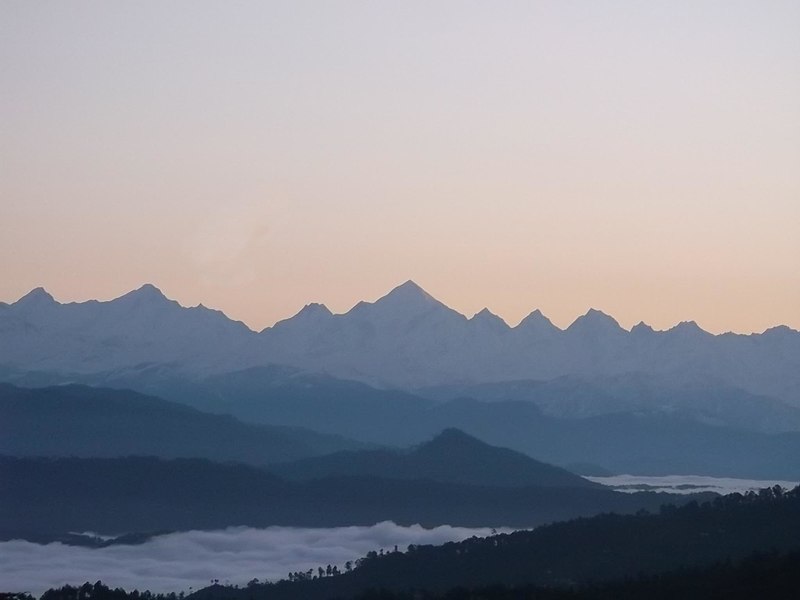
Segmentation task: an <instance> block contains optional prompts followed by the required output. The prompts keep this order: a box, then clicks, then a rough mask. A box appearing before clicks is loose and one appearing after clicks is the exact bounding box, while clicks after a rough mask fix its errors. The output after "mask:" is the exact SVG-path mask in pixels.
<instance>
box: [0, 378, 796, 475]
mask: <svg viewBox="0 0 800 600" xmlns="http://www.w3.org/2000/svg"><path fill="white" fill-rule="evenodd" d="M41 377H42V376H34V375H30V376H29V378H28V379H26V380H25V383H26V384H42V383H46V382H47V380H46V379H42V378H41ZM85 378H86V379H90V380H91V379H92V378H91V377H85ZM91 383H94V384H95V385H102V386H108V385H113V386H116V387H119V388H135V389H138V390H140V391H143V392H147V394H148V395H149V396H147V397H145V396H142V395H141V394H135V393H131V392H129V391H125V390H124V389H123V390H111V389H107V388H101V389H94V388H92V387H88V386H82V385H76V384H71V385H64V386H61V385H59V386H51V387H50V388H45V389H40V388H31V389H23V388H19V389H17V388H14V386H11V385H6V386H3V387H0V452H4V453H7V454H14V455H22V456H34V455H59V456H69V455H75V456H98V457H99V456H124V455H126V454H151V455H155V456H162V457H165V458H171V457H182V456H198V457H204V458H209V459H213V460H236V461H240V462H247V463H250V464H265V463H274V462H279V461H280V462H285V461H291V460H296V459H300V458H304V457H311V456H319V455H322V454H327V453H332V452H338V451H341V450H356V449H359V448H364V446H365V445H371V446H372V447H373V448H376V447H381V446H382V447H386V446H394V447H408V446H412V445H419V444H422V443H423V442H425V441H426V440H429V439H431V438H432V437H434V436H436V435H437V434H438V433H440V432H441V431H442V430H445V429H448V428H457V429H460V430H462V431H463V432H465V433H467V434H469V435H470V436H473V437H475V438H478V439H480V440H483V441H484V442H487V443H489V444H492V445H495V446H501V447H506V448H510V449H513V450H516V451H517V452H521V453H524V454H526V455H527V456H529V457H533V458H535V459H537V460H541V461H545V462H547V463H550V464H555V465H560V466H567V465H572V464H583V465H584V466H583V467H582V468H583V469H584V470H585V469H589V471H597V468H596V467H602V468H605V469H607V470H610V471H612V472H614V473H634V474H642V475H671V474H696V475H714V476H725V477H745V478H754V479H772V478H774V479H779V480H789V481H800V462H798V460H797V456H800V432H784V433H777V434H767V433H763V432H759V431H748V430H744V429H741V428H733V427H721V426H718V425H714V424H707V423H703V422H700V421H698V420H695V419H690V418H687V417H686V416H680V415H674V414H669V413H645V414H640V413H624V412H621V413H611V414H603V415H596V416H590V417H582V418H563V417H554V416H550V415H546V414H544V413H543V412H542V410H541V409H540V408H539V407H538V406H537V405H536V404H535V403H533V402H529V401H524V400H495V401H481V400H475V399H468V398H456V399H452V400H432V399H426V398H421V397H419V396H416V395H413V394H410V393H408V392H402V391H392V390H380V389H375V388H372V387H370V386H368V385H366V384H363V383H359V382H352V381H343V380H338V379H335V378H332V377H329V376H323V375H315V374H307V373H303V372H298V371H296V370H293V369H290V368H288V367H260V368H253V369H248V370H245V371H240V372H234V373H225V374H221V375H217V376H213V377H209V378H206V379H204V380H200V381H193V380H187V379H184V378H183V377H182V376H181V375H180V374H177V375H176V374H175V373H174V372H173V371H172V370H170V369H167V368H163V367H158V368H156V367H153V368H152V369H145V370H143V371H140V372H138V373H137V374H136V376H133V374H132V373H130V372H129V373H128V374H127V375H126V376H125V377H120V378H117V379H113V378H109V377H105V376H104V377H101V378H99V379H97V380H96V381H91ZM153 394H158V395H161V396H163V397H166V398H169V399H170V400H173V401H177V402H179V403H181V404H187V405H192V406H194V407H195V408H197V409H200V410H202V411H206V412H207V413H227V414H228V415H233V416H234V417H235V419H233V418H231V417H230V416H224V415H215V414H204V413H203V412H198V411H197V410H190V409H188V408H186V407H184V406H182V405H181V404H176V403H172V402H163V401H161V400H159V399H157V398H154V397H152V395H153ZM236 419H239V421H237V420H236ZM258 424H261V425H269V426H271V427H267V428H259V427H258V426H257V425H258ZM309 430H311V431H309ZM313 432H320V434H323V435H315V434H314V433H313ZM353 440H355V441H353ZM359 444H360V445H359ZM379 456H380V454H376V455H369V454H367V455H359V458H358V459H357V460H363V461H364V465H368V464H370V463H371V462H374V463H375V465H374V468H378V466H377V465H379V464H380V465H382V466H386V465H384V463H383V462H381V461H379V460H376V457H379ZM454 458H455V457H454ZM327 460H329V461H330V468H332V469H333V468H334V465H335V464H336V461H337V459H336V458H330V459H327ZM387 460H391V457H389V458H387ZM403 460H406V461H408V460H410V459H409V458H408V457H406V458H405V459H403ZM323 462H324V461H323ZM322 464H323V463H322V462H321V463H319V465H320V466H313V468H320V469H322V468H323V467H322V466H321V465H322ZM301 468H309V469H311V468H312V465H311V464H309V465H307V466H303V465H299V466H298V469H301ZM341 468H342V469H345V470H343V471H342V470H339V471H335V470H334V471H331V473H333V472H338V473H346V472H347V471H346V468H348V467H345V466H342V467H341ZM391 468H393V469H401V465H400V464H397V463H394V464H392V466H391ZM403 468H405V467H403ZM441 468H442V470H446V468H445V467H444V466H442V467H441ZM298 472H300V471H298ZM399 472H402V470H401V471H399Z"/></svg>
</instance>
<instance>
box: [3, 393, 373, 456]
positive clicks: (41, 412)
mask: <svg viewBox="0 0 800 600" xmlns="http://www.w3.org/2000/svg"><path fill="white" fill-rule="evenodd" d="M362 446H363V445H362V444H359V443H356V442H351V441H348V440H345V439H344V438H340V437H338V436H332V435H323V434H318V433H315V432H313V431H307V430H302V429H298V428H290V427H277V426H268V425H253V424H247V423H242V422H240V421H238V420H236V419H235V418H233V417H231V416H225V415H211V414H206V413H203V412H200V411H198V410H195V409H192V408H190V407H188V406H185V405H181V404H176V403H173V402H167V401H165V400H161V399H159V398H154V397H151V396H145V395H142V394H138V393H136V392H131V391H126V390H112V389H103V388H93V387H88V386H83V385H65V386H55V387H47V388H36V389H27V388H18V387H15V386H12V385H9V384H0V454H7V455H16V456H82V457H114V456H129V455H151V456H159V457H164V458H176V457H199V458H208V459H211V460H216V461H237V462H244V463H249V464H254V465H265V464H268V463H273V462H279V461H287V460H294V459H298V458H303V457H309V456H315V455H320V454H326V453H329V452H335V451H338V450H343V449H354V448H360V447H362Z"/></svg>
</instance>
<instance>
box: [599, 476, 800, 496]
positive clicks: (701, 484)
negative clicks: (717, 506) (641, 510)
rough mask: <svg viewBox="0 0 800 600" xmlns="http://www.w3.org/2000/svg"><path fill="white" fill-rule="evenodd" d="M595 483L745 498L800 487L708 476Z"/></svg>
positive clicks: (601, 479)
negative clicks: (768, 490) (764, 490)
mask: <svg viewBox="0 0 800 600" xmlns="http://www.w3.org/2000/svg"><path fill="white" fill-rule="evenodd" d="M586 479H589V480H591V481H594V482H596V483H602V484H603V485H607V486H609V487H612V488H614V489H615V490H617V491H618V492H629V493H634V492H641V491H653V492H668V493H670V494H696V493H698V492H715V493H717V494H733V493H734V492H738V493H740V494H744V493H746V492H750V491H753V492H755V491H758V490H760V489H762V488H766V487H773V486H775V485H779V486H781V487H782V488H784V489H787V490H791V489H793V488H794V487H795V486H797V485H798V482H796V481H780V480H776V479H769V480H764V479H737V478H733V477H707V476H705V475H665V476H652V477H651V476H647V475H613V476H611V477H587V478H586Z"/></svg>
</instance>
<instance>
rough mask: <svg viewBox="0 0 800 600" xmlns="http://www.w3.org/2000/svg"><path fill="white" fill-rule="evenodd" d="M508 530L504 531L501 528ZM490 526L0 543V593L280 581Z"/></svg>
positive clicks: (238, 530) (246, 530)
mask: <svg viewBox="0 0 800 600" xmlns="http://www.w3.org/2000/svg"><path fill="white" fill-rule="evenodd" d="M499 531H508V530H499ZM491 533H492V530H491V529H489V528H480V529H470V528H464V527H450V526H441V527H436V528H433V529H424V528H423V527H420V526H419V525H414V526H411V527H401V526H399V525H395V524H394V523H391V522H384V523H378V524H377V525H373V526H371V527H337V528H329V529H302V528H295V527H269V528H267V529H253V528H250V527H232V528H228V529H224V530H219V531H189V532H184V533H173V534H168V535H160V536H157V537H154V538H152V539H151V540H149V541H148V542H146V543H144V544H140V545H133V546H122V545H119V546H109V547H107V548H98V549H93V548H83V547H78V546H66V545H64V544H61V543H53V544H34V543H31V542H26V541H21V540H12V541H8V542H2V543H0V556H2V560H0V591H1V592H8V591H14V592H18V591H27V592H30V593H32V594H34V595H36V596H38V595H40V594H41V593H42V592H44V591H45V590H47V589H49V588H52V587H60V586H62V585H64V584H67V583H69V584H71V585H76V584H82V583H84V582H86V581H89V582H92V583H94V582H95V581H97V580H102V581H103V583H105V584H106V585H109V586H111V587H122V588H125V589H127V590H133V589H139V590H145V589H149V590H150V591H153V592H180V591H186V592H188V591H189V590H190V589H194V590H197V589H199V588H201V587H204V586H206V585H209V583H210V582H211V580H212V579H219V581H220V583H230V584H239V585H243V584H246V583H247V582H248V581H250V580H251V579H254V578H258V579H259V580H261V581H264V580H275V579H280V578H284V577H286V575H287V574H288V573H289V572H290V571H307V570H308V569H312V568H313V569H315V570H316V568H317V567H318V566H323V567H324V566H326V565H328V564H330V565H338V566H339V568H340V569H341V568H343V567H344V563H345V562H346V561H349V560H356V559H358V558H360V557H362V556H364V555H365V554H366V553H367V552H369V551H371V550H376V551H377V550H380V549H384V550H393V549H394V547H395V545H397V547H398V549H400V550H405V549H406V548H407V547H408V545H409V544H415V545H418V544H444V543H446V542H450V541H459V540H464V539H467V538H469V537H472V536H486V535H490V534H491Z"/></svg>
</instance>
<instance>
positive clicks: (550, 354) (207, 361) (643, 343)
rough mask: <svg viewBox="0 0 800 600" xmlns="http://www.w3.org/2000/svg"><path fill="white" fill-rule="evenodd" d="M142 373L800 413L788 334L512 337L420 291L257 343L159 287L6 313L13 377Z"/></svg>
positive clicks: (485, 314)
mask: <svg viewBox="0 0 800 600" xmlns="http://www.w3.org/2000/svg"><path fill="white" fill-rule="evenodd" d="M144 364H157V365H170V366H171V367H173V368H175V369H178V370H181V371H183V372H185V373H187V374H190V375H192V376H208V375H213V374H219V373H225V372H230V371H235V370H240V369H244V368H247V367H254V366H263V365H268V364H273V365H286V366H292V367H296V368H299V369H303V370H306V371H310V372H315V373H324V374H327V375H330V376H333V377H337V378H343V379H349V380H355V381H361V382H364V383H368V384H370V385H372V386H375V387H379V388H384V389H404V390H412V389H417V388H423V387H432V386H443V385H475V384H482V383H496V382H507V381H515V380H539V381H541V380H552V379H556V378H559V377H565V376H568V377H579V378H589V379H596V378H601V379H602V378H609V377H616V376H627V375H630V374H638V375H645V376H649V377H655V378H659V379H661V380H664V381H669V382H671V384H673V385H684V384H685V385H689V386H691V385H695V386H697V385H700V386H701V387H702V386H704V387H706V388H711V387H719V386H722V387H726V388H728V389H736V390H741V391H743V392H746V393H748V394H750V395H753V396H758V397H769V398H772V399H774V400H777V401H780V402H782V403H784V404H789V405H794V406H795V407H800V332H798V331H795V330H793V329H790V328H789V327H786V326H778V327H774V328H771V329H768V330H766V331H765V332H763V333H760V334H749V335H740V334H734V333H725V334H721V335H712V334H710V333H708V332H706V331H703V330H702V329H701V328H700V327H699V326H697V324H696V323H693V322H684V323H680V324H678V325H676V326H675V327H673V328H671V329H669V330H667V331H655V330H653V329H652V328H651V327H649V326H647V325H645V324H643V323H640V324H639V325H637V326H635V327H633V328H632V329H631V330H630V331H627V330H625V329H623V328H622V327H620V325H619V324H618V323H617V321H616V320H614V319H613V318H612V317H610V316H608V315H606V314H604V313H602V312H600V311H598V310H589V311H588V312H587V313H586V314H585V315H583V316H581V317H579V318H578V319H576V320H575V322H573V323H572V324H571V325H570V326H569V327H568V328H566V329H564V330H561V329H559V328H557V327H556V326H555V325H553V324H552V323H551V322H550V321H549V320H548V319H547V317H545V316H544V315H543V314H542V313H541V312H540V311H533V312H532V313H531V314H530V315H529V316H528V317H526V318H525V319H523V320H522V322H521V323H519V325H517V326H516V327H509V326H508V325H507V324H506V323H505V322H504V321H503V320H502V319H500V318H499V317H498V316H496V315H494V314H492V313H491V312H490V311H488V310H483V311H481V312H479V313H477V314H476V315H475V316H473V317H472V318H467V317H465V316H464V315H462V314H460V313H458V312H456V311H454V310H452V309H450V308H448V307H447V306H445V305H444V304H442V303H441V302H439V301H438V300H436V299H435V298H433V297H432V296H431V295H430V294H428V293H427V292H425V291H424V290H423V289H422V288H420V287H419V286H418V285H416V284H415V283H414V282H412V281H408V282H406V283H404V284H402V285H400V286H398V287H397V288H395V289H393V290H392V291H391V292H390V293H388V294H387V295H385V296H384V297H382V298H380V299H379V300H377V301H375V302H359V303H358V304H357V305H355V306H354V307H353V308H352V309H351V310H349V311H348V312H346V313H344V314H333V313H332V312H331V311H330V310H328V309H327V308H326V307H325V306H324V305H321V304H309V305H307V306H306V307H304V308H303V309H302V310H301V311H300V312H298V313H297V314H296V315H295V316H293V317H291V318H289V319H286V320H284V321H280V322H278V323H276V324H275V325H274V326H273V327H270V328H267V329H264V330H263V331H261V332H254V331H252V330H250V329H248V328H247V327H246V326H245V325H244V324H243V323H241V322H238V321H233V320H231V319H229V318H227V317H226V316H225V315H224V314H223V313H221V312H219V311H216V310H211V309H208V308H206V307H204V306H202V305H199V306H196V307H192V308H186V307H182V306H180V305H179V304H178V303H177V302H175V301H172V300H169V299H167V298H166V297H165V296H164V295H163V294H162V293H161V292H160V291H159V290H158V289H157V288H155V287H154V286H152V285H144V286H142V287H141V288H139V289H137V290H135V291H132V292H130V293H128V294H125V295H124V296H122V297H120V298H117V299H115V300H112V301H108V302H98V301H95V300H91V301H87V302H80V303H67V304H61V303H59V302H57V301H55V300H54V299H53V297H52V296H51V295H50V294H48V293H47V292H46V291H45V290H44V289H42V288H37V289H35V290H33V291H31V292H30V293H29V294H27V295H26V296H24V297H23V298H21V299H20V300H18V301H17V302H14V303H13V304H4V303H0V365H2V366H4V367H6V368H7V369H12V370H14V371H23V372H30V371H42V372H50V373H60V374H70V373H72V374H74V373H78V374H89V373H100V372H117V373H120V372H124V371H126V370H129V369H138V368H141V367H142V365H144Z"/></svg>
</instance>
